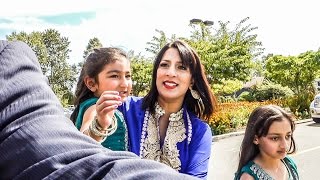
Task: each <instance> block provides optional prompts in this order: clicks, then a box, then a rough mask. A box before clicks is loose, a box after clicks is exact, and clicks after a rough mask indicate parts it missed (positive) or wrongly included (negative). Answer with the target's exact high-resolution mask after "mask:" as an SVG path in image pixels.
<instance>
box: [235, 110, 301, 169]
mask: <svg viewBox="0 0 320 180" xmlns="http://www.w3.org/2000/svg"><path fill="white" fill-rule="evenodd" d="M294 119H295V118H294V116H293V115H292V114H290V113H288V112H286V111H285V110H284V109H282V108H281V107H279V106H276V105H264V106H260V107H258V108H256V109H255V110H253V112H252V113H251V115H250V117H249V121H248V124H247V127H246V131H245V134H244V138H243V141H242V144H241V148H240V153H239V155H240V160H239V165H238V169H237V173H239V172H240V171H241V169H242V167H243V166H245V165H246V164H247V163H248V162H249V161H252V160H253V159H254V158H255V157H256V156H257V155H258V154H259V153H260V151H259V148H258V145H256V144H254V143H253V141H254V137H255V135H256V136H258V137H259V138H260V137H262V136H266V135H267V134H268V131H269V128H270V126H271V124H272V123H273V122H275V121H284V120H288V121H289V122H290V125H291V130H292V132H293V131H294V129H295V123H294ZM295 151H296V144H295V141H294V138H293V136H291V144H290V148H289V150H288V154H292V153H294V152H295Z"/></svg>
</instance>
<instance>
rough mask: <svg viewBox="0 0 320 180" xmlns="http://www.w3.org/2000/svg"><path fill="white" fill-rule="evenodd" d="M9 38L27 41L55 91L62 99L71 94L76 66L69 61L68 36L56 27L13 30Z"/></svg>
mask: <svg viewBox="0 0 320 180" xmlns="http://www.w3.org/2000/svg"><path fill="white" fill-rule="evenodd" d="M7 39H8V40H11V41H12V40H20V41H23V42H25V43H27V44H28V45H29V46H30V47H31V48H32V49H33V51H34V52H35V54H36V56H37V57H38V60H39V63H40V66H41V69H42V71H43V73H44V75H45V76H46V77H47V78H48V81H49V84H50V86H51V88H52V90H53V92H54V93H55V94H56V95H57V96H58V98H59V99H60V101H61V102H62V103H63V102H67V101H68V100H64V97H66V96H65V95H67V94H70V92H71V89H72V86H73V83H74V82H75V81H76V79H75V74H76V72H75V67H74V66H71V65H69V64H68V63H67V59H68V58H69V55H68V54H69V52H70V50H69V44H70V42H69V41H68V38H66V37H61V35H60V33H59V32H58V31H56V30H54V29H47V30H45V31H44V32H32V33H30V34H27V33H25V32H20V33H16V32H13V33H12V34H11V35H8V36H7Z"/></svg>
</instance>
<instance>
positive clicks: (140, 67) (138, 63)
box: [128, 51, 153, 96]
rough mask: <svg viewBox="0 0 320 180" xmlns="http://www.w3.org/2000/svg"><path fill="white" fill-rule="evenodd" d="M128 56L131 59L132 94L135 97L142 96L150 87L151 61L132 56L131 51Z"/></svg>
mask: <svg viewBox="0 0 320 180" xmlns="http://www.w3.org/2000/svg"><path fill="white" fill-rule="evenodd" d="M128 54H129V58H130V59H131V69H132V81H133V88H132V94H133V95H135V96H144V95H146V93H147V92H148V90H149V88H150V85H151V74H152V68H153V63H152V61H151V60H148V59H145V58H144V57H142V56H140V55H134V53H133V51H131V52H129V53H128Z"/></svg>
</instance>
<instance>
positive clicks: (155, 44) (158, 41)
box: [146, 29, 176, 57]
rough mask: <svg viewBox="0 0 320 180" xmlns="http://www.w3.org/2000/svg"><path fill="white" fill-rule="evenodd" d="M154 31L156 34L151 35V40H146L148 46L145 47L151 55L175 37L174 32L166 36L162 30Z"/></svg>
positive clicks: (154, 54) (155, 53)
mask: <svg viewBox="0 0 320 180" xmlns="http://www.w3.org/2000/svg"><path fill="white" fill-rule="evenodd" d="M156 32H157V33H158V36H153V37H152V40H151V41H149V42H147V46H148V47H146V51H148V52H150V53H152V54H153V57H155V56H156V55H157V54H158V52H159V51H160V49H161V48H162V47H163V46H164V45H166V44H167V43H168V42H170V41H173V40H175V39H176V36H175V35H174V34H173V35H172V36H171V38H168V37H167V36H166V34H165V32H164V31H161V30H158V29H156Z"/></svg>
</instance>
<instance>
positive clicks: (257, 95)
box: [239, 81, 293, 102]
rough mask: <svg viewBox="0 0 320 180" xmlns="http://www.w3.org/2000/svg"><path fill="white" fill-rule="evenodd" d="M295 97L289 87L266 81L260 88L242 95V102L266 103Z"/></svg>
mask: <svg viewBox="0 0 320 180" xmlns="http://www.w3.org/2000/svg"><path fill="white" fill-rule="evenodd" d="M292 95H293V91H292V90H291V89H290V88H288V87H283V86H281V85H280V84H275V83H273V82H270V81H265V82H263V84H261V85H259V86H255V87H253V88H252V89H251V90H250V91H249V92H244V93H242V94H240V96H239V100H241V101H250V102H252V101H266V100H272V99H282V98H287V97H290V96H292Z"/></svg>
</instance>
